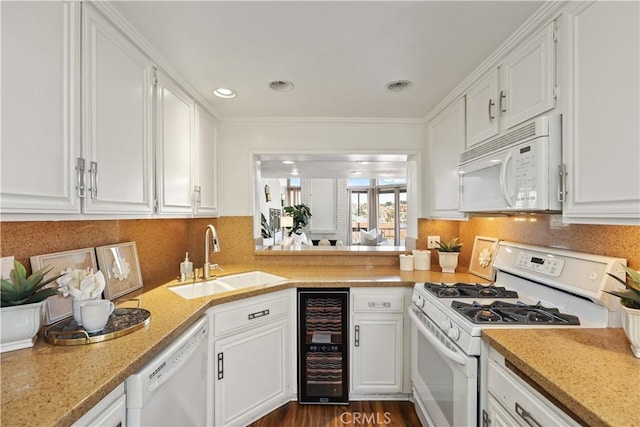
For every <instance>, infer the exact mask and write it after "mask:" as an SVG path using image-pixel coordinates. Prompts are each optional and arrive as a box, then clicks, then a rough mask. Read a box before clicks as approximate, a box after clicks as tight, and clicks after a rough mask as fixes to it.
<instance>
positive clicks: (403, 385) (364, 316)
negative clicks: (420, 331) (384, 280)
mask: <svg viewBox="0 0 640 427" xmlns="http://www.w3.org/2000/svg"><path fill="white" fill-rule="evenodd" d="M410 298H411V289H409V290H407V289H405V288H377V289H371V288H366V289H365V288H354V289H351V307H352V308H351V312H352V321H351V367H350V372H351V381H350V384H351V385H350V398H351V399H359V398H363V399H364V398H371V396H374V395H385V396H396V397H400V396H401V395H402V394H403V393H408V392H409V387H408V385H409V380H408V378H407V375H408V372H407V373H405V371H408V367H409V362H408V360H407V358H408V357H409V352H408V351H405V349H406V348H409V346H408V343H407V340H408V339H409V335H410V334H405V325H406V322H407V318H406V314H405V311H406V310H405V308H406V307H407V306H408V304H409V302H410V301H411V299H410ZM407 330H408V329H407Z"/></svg>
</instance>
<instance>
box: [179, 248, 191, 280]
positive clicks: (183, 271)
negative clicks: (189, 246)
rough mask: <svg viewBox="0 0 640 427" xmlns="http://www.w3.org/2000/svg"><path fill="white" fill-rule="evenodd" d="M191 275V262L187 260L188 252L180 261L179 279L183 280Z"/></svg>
mask: <svg viewBox="0 0 640 427" xmlns="http://www.w3.org/2000/svg"><path fill="white" fill-rule="evenodd" d="M192 277H193V263H192V262H191V261H189V252H187V253H186V254H185V256H184V261H182V262H181V263H180V281H181V282H184V281H185V280H187V279H191V278H192Z"/></svg>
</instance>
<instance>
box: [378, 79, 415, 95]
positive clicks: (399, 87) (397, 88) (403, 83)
mask: <svg viewBox="0 0 640 427" xmlns="http://www.w3.org/2000/svg"><path fill="white" fill-rule="evenodd" d="M411 86H413V83H412V82H410V81H409V80H395V81H392V82H389V83H387V84H386V85H385V86H384V88H385V89H386V90H387V92H396V93H397V92H403V91H405V90H407V89H409V88H410V87H411Z"/></svg>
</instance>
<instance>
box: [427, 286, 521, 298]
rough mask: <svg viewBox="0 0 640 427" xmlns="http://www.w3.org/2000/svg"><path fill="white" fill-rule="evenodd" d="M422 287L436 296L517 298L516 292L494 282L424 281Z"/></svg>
mask: <svg viewBox="0 0 640 427" xmlns="http://www.w3.org/2000/svg"><path fill="white" fill-rule="evenodd" d="M424 287H425V289H427V290H428V291H429V292H431V293H432V294H434V295H435V296H437V297H438V298H518V293H517V292H515V291H510V290H507V289H505V288H504V287H500V286H495V285H494V284H490V285H481V284H479V283H451V284H447V283H425V284H424Z"/></svg>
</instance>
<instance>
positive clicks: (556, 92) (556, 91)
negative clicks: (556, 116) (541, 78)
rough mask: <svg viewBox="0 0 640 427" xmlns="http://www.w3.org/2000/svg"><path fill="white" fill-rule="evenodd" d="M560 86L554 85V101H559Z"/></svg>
mask: <svg viewBox="0 0 640 427" xmlns="http://www.w3.org/2000/svg"><path fill="white" fill-rule="evenodd" d="M558 92H559V91H558V85H553V99H558Z"/></svg>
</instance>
